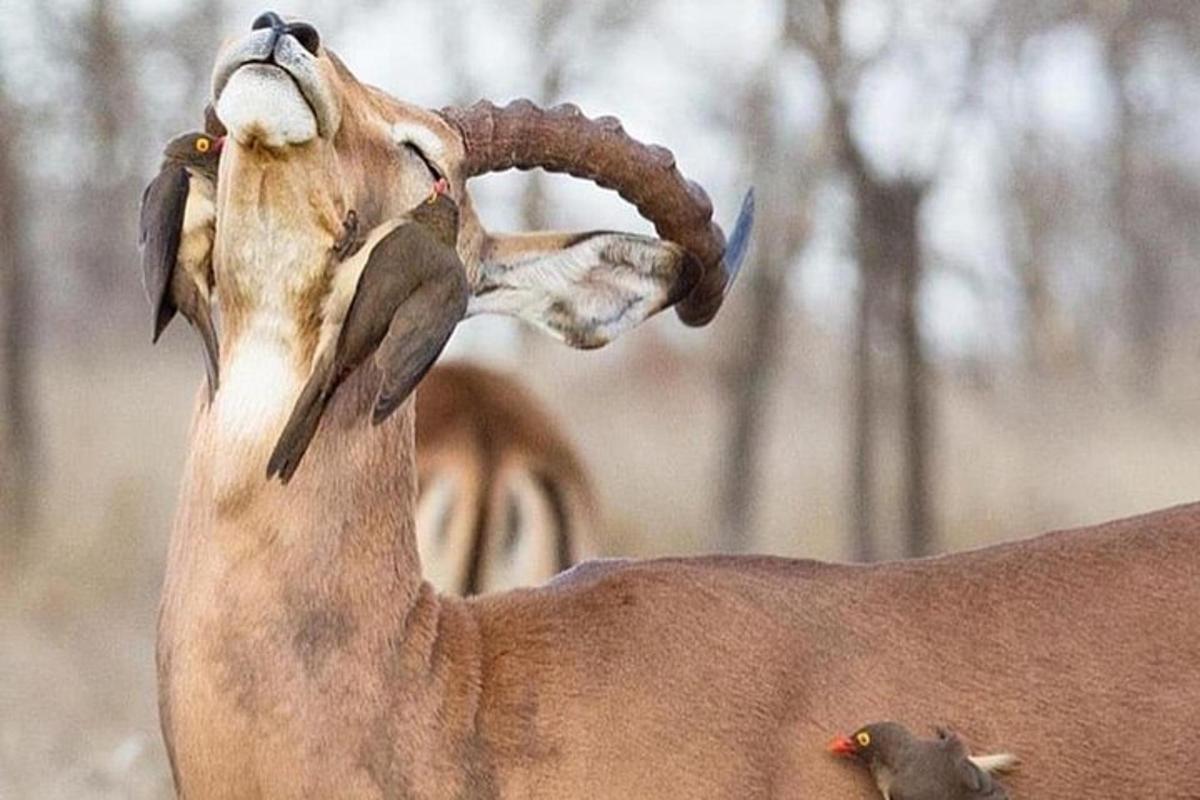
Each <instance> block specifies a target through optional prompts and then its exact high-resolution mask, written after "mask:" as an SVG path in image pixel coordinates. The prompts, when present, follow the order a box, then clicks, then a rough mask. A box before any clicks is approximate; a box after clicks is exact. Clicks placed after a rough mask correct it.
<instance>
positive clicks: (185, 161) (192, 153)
mask: <svg viewBox="0 0 1200 800" xmlns="http://www.w3.org/2000/svg"><path fill="white" fill-rule="evenodd" d="M222 144H224V139H223V138H221V137H219V136H210V135H208V134H207V133H198V132H192V133H183V134H180V135H179V136H176V137H175V138H174V139H172V140H171V141H169V142H167V146H166V147H165V148H163V166H164V167H165V166H167V165H168V164H178V165H180V166H184V167H191V168H192V169H195V170H197V171H199V172H201V173H203V174H204V175H205V176H206V177H209V178H212V179H213V180H216V177H217V165H218V164H219V163H220V159H221V145H222Z"/></svg>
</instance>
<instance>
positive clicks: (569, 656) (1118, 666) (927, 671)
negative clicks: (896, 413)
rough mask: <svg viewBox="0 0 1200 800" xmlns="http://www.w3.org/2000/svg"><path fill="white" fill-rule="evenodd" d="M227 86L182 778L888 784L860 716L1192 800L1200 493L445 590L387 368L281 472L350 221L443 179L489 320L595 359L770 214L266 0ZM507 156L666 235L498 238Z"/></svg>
mask: <svg viewBox="0 0 1200 800" xmlns="http://www.w3.org/2000/svg"><path fill="white" fill-rule="evenodd" d="M430 68H431V69H433V68H436V65H432V64H431V65H430ZM212 92H213V97H212V99H213V104H214V106H215V117H216V118H218V119H219V120H220V123H221V124H223V126H224V127H225V128H226V129H227V131H228V141H227V143H226V145H225V147H224V149H223V151H222V156H221V165H220V172H219V177H218V194H217V233H216V244H215V250H214V269H215V282H216V290H217V296H218V298H219V303H220V315H221V317H220V318H221V323H222V324H221V330H220V333H219V335H220V353H221V364H220V370H221V385H220V389H219V391H218V392H217V393H216V396H215V398H214V399H213V402H212V403H211V404H207V403H206V402H204V400H203V399H202V400H201V401H200V402H199V404H198V406H197V409H196V412H195V416H194V419H193V423H192V427H191V432H190V449H189V454H188V458H187V463H186V467H185V472H184V477H183V486H182V491H181V496H180V503H179V509H178V513H177V517H176V521H175V527H174V532H173V536H172V541H171V546H170V552H169V555H168V564H167V571H166V577H165V583H164V590H163V600H162V607H161V616H160V623H159V639H158V670H159V697H160V706H161V716H162V726H163V732H164V736H165V740H166V743H167V748H168V752H169V754H170V756H171V761H172V766H173V770H174V776H175V784H176V787H177V789H178V792H179V794H180V795H181V796H182V797H185V798H188V800H213V799H216V798H260V797H261V798H502V797H504V798H509V797H512V798H516V797H520V798H564V797H579V798H688V799H689V800H691V799H693V798H835V797H836V798H842V797H863V798H866V797H871V796H872V794H871V793H872V791H873V789H872V787H871V786H870V784H869V779H868V778H866V777H865V776H864V775H862V774H859V771H856V770H847V769H845V768H844V766H845V765H844V764H841V763H837V762H836V761H834V760H833V759H831V758H830V757H829V756H828V754H827V753H826V752H825V743H826V742H827V740H828V739H829V737H830V736H831V735H832V734H834V733H836V732H841V731H844V730H849V729H851V728H852V727H853V726H854V725H856V724H858V723H860V722H861V721H862V720H864V719H896V720H901V721H903V722H905V723H907V724H909V725H910V726H912V727H914V728H925V729H928V727H929V726H930V725H931V724H933V723H935V722H936V723H943V724H946V725H949V726H950V727H952V728H954V729H955V730H957V731H958V732H959V733H961V734H962V735H963V736H964V738H965V739H966V740H967V741H968V742H969V743H970V746H971V747H972V748H973V749H974V750H977V751H984V752H986V751H996V750H1006V751H1012V752H1015V753H1016V754H1017V755H1018V756H1019V757H1020V758H1021V759H1022V765H1023V766H1022V769H1021V771H1020V772H1019V773H1018V774H1017V775H1016V776H1014V777H1013V779H1012V781H1011V787H1012V789H1013V791H1014V794H1015V796H1017V797H1032V798H1038V799H1039V800H1053V799H1054V798H1062V799H1063V800H1065V799H1066V798H1080V797H1092V798H1095V797H1112V798H1118V797H1120V798H1127V797H1145V798H1184V797H1195V796H1196V795H1197V791H1198V790H1197V787H1198V786H1200V759H1197V758H1196V756H1195V749H1196V741H1195V738H1194V737H1193V736H1192V734H1193V733H1194V729H1193V721H1194V718H1195V716H1196V709H1197V708H1200V669H1198V665H1200V614H1198V613H1197V608H1198V607H1200V507H1197V506H1189V507H1184V508H1178V509H1174V510H1170V511H1165V512H1161V513H1157V514H1152V515H1150V516H1146V517H1141V518H1137V519H1133V520H1127V521H1124V522H1117V523H1112V524H1109V525H1104V526H1100V527H1096V528H1090V529H1083V530H1076V531H1071V532H1066V533H1057V534H1050V535H1047V536H1043V537H1040V538H1036V539H1033V540H1030V541H1025V542H1020V543H1017V544H1010V545H1004V546H1000V547H995V548H991V549H987V550H982V551H979V552H974V553H968V554H963V555H956V556H950V557H945V558H934V559H927V560H921V561H915V562H907V563H892V564H881V565H876V566H869V567H857V566H842V565H834V564H821V563H814V562H809V561H792V560H784V559H777V558H765V557H747V558H735V557H710V558H698V559H664V560H654V561H647V562H628V561H621V562H603V563H597V564H590V565H583V566H579V567H576V568H574V569H573V570H571V571H570V572H568V573H567V574H566V575H565V576H563V577H561V578H559V579H556V580H555V581H552V582H551V583H550V584H549V585H547V586H545V587H543V588H539V589H525V590H515V591H512V592H507V593H500V594H495V595H486V596H482V597H479V598H474V599H469V600H463V599H458V598H453V597H445V596H440V595H439V594H438V593H437V592H436V591H435V590H434V589H433V588H432V587H431V586H430V585H429V584H428V583H426V582H425V581H424V580H423V579H422V576H421V569H420V562H419V559H418V555H417V547H416V541H415V535H414V530H413V516H414V503H415V498H416V486H415V478H416V469H415V465H414V460H413V454H414V446H413V424H414V414H413V408H412V404H411V402H406V403H404V404H403V405H401V406H400V407H399V408H398V409H397V410H396V412H395V413H394V414H392V415H391V416H390V417H388V418H387V419H386V420H384V421H382V422H381V423H380V424H378V425H374V424H373V423H372V421H371V413H372V403H373V399H374V395H375V392H376V388H377V386H378V385H379V375H378V368H377V367H376V366H375V364H374V362H373V361H370V360H368V361H367V362H366V363H365V364H364V365H363V366H362V367H360V368H359V369H358V370H356V371H355V372H354V373H353V374H351V375H350V376H349V377H348V378H347V379H346V381H345V382H344V383H343V384H342V385H341V387H340V389H338V391H337V394H336V395H334V396H333V398H332V401H331V402H330V404H329V405H328V408H327V409H326V411H325V415H324V418H323V419H322V421H321V424H320V427H319V429H318V431H317V433H316V436H315V438H314V439H313V440H312V444H311V447H310V448H309V450H308V454H307V455H306V456H305V459H304V462H303V463H302V464H300V466H299V469H298V470H297V471H296V472H295V474H294V475H293V476H292V477H291V479H290V482H289V483H287V484H286V485H284V484H282V483H281V482H279V481H275V480H272V481H269V480H268V479H267V477H266V465H267V460H268V454H269V453H270V451H271V448H272V446H273V444H274V440H275V438H276V437H277V436H278V435H279V432H280V430H281V428H282V426H283V424H284V420H285V419H286V418H287V415H288V413H289V410H290V407H291V405H292V403H294V402H295V400H296V397H297V395H298V392H299V388H300V386H301V385H302V383H303V382H304V381H305V379H306V377H307V375H308V372H309V370H310V368H311V365H312V354H313V352H314V349H315V348H316V344H317V339H318V337H319V335H320V330H321V322H322V310H323V307H324V306H323V299H324V298H325V297H326V295H327V294H328V293H329V292H330V290H331V286H332V285H333V283H334V282H335V281H336V279H337V277H338V274H339V266H340V265H341V264H342V263H343V262H340V261H338V260H337V259H336V258H333V257H331V253H333V252H334V250H335V245H336V244H337V242H338V240H339V238H340V237H341V236H342V233H343V228H344V222H345V220H346V219H347V212H348V211H351V210H353V211H355V212H356V214H357V217H358V219H359V220H360V221H361V222H362V224H363V228H364V229H365V230H371V229H373V228H374V227H376V226H379V225H383V224H385V223H386V222H387V221H388V220H389V219H393V218H395V217H398V216H399V215H401V214H403V213H405V212H406V211H407V210H408V209H409V208H411V207H413V206H415V205H416V204H417V203H419V202H421V201H422V200H423V198H424V197H425V196H426V195H428V193H429V187H430V185H431V183H433V182H434V181H436V180H439V179H441V178H445V179H447V180H448V182H449V186H450V193H451V195H452V196H453V198H454V199H455V200H457V202H458V204H459V207H460V211H461V216H460V219H461V223H460V225H461V227H460V236H459V240H458V249H459V253H460V255H461V257H462V261H463V263H464V264H465V266H466V272H467V276H466V277H467V280H466V284H467V285H469V289H470V293H471V299H470V303H469V306H468V308H469V311H470V312H471V313H483V312H493V313H507V314H515V315H518V316H521V317H523V318H525V319H527V320H529V321H531V322H533V323H535V324H538V325H540V326H542V327H543V328H544V329H546V330H547V331H549V332H550V333H551V334H553V335H556V336H558V337H560V338H562V339H564V340H566V341H568V342H569V343H571V344H575V345H580V346H594V345H598V344H601V343H603V342H604V341H606V340H607V339H610V338H612V337H613V336H615V335H618V334H619V333H620V332H622V331H623V330H625V329H627V328H629V327H630V326H632V325H633V324H635V323H637V322H638V321H640V320H641V319H644V318H645V317H646V316H647V315H649V314H651V313H653V312H654V311H657V310H659V309H661V308H663V307H665V306H667V305H671V304H675V307H676V309H677V311H678V313H679V316H680V317H681V318H682V319H684V321H686V322H690V323H693V324H702V323H705V322H707V321H708V320H709V319H711V317H712V316H713V314H715V313H716V310H717V308H718V306H719V304H720V301H721V298H722V296H723V294H724V289H725V286H726V284H727V282H728V279H729V275H730V273H732V272H733V270H734V269H735V267H736V263H737V261H738V260H739V258H740V254H741V251H742V247H743V244H744V240H745V233H746V229H747V227H748V217H749V214H746V215H744V216H743V219H742V221H741V222H740V223H739V225H738V226H737V227H736V228H735V230H734V232H733V233H731V236H730V240H729V244H728V245H726V244H725V241H724V238H723V236H722V235H721V233H720V230H719V229H717V228H716V227H715V226H714V225H713V224H712V223H711V222H710V214H711V209H710V207H709V204H708V202H707V200H706V198H705V197H704V194H703V192H701V191H700V190H699V189H698V187H695V186H693V185H690V184H688V183H686V182H685V181H683V180H682V178H681V177H680V176H679V174H678V172H677V171H676V170H675V167H674V164H673V160H672V158H671V156H670V154H669V153H668V152H666V151H665V150H663V149H661V148H648V147H645V146H643V145H640V144H638V143H636V142H634V141H633V140H632V139H631V138H630V137H628V136H627V135H626V134H625V133H624V132H623V131H622V130H621V128H620V126H619V125H618V124H617V123H616V121H615V120H612V119H598V120H591V119H588V118H587V117H584V116H583V115H582V114H580V113H579V112H578V111H577V110H576V109H574V108H573V107H561V108H558V109H554V110H550V111H544V110H541V109H539V108H537V107H535V106H533V105H531V104H529V103H524V102H519V103H515V104H513V105H510V106H508V107H505V108H499V109H498V108H495V107H493V106H491V105H488V104H482V105H477V106H473V107H471V108H468V109H444V110H442V111H441V112H432V111H427V110H424V109H421V108H416V107H414V106H412V105H409V104H406V103H402V102H399V101H397V100H395V99H392V98H390V97H388V96H387V95H385V94H384V93H382V92H380V91H378V90H376V89H372V88H369V87H367V86H364V85H362V84H361V83H359V82H358V81H357V80H355V78H354V77H353V75H352V74H351V73H350V72H349V71H348V70H347V69H346V67H345V66H344V65H342V64H341V62H339V60H338V59H337V58H336V57H335V56H334V55H333V54H331V53H330V52H329V51H328V50H326V49H325V48H324V47H323V46H322V44H321V42H320V39H319V36H318V35H317V32H316V31H315V30H314V29H313V28H312V27H311V26H307V25H302V24H299V23H287V24H284V23H283V22H282V21H281V20H280V19H279V18H278V17H276V16H275V15H271V14H268V15H264V16H263V17H262V18H260V19H259V20H258V21H256V23H255V26H254V28H253V29H252V30H251V31H250V32H249V33H247V34H246V35H244V36H241V37H239V38H236V39H233V40H231V41H229V42H228V43H227V44H226V45H225V46H224V47H223V49H222V50H221V52H220V53H219V55H218V57H217V60H216V65H215V68H214V72H213V86H212ZM511 167H517V168H531V167H542V168H545V169H551V170H558V171H564V172H567V173H569V174H571V175H575V176H580V177H586V178H589V179H591V180H594V181H595V182H597V183H599V184H601V185H602V186H607V187H611V188H614V189H616V190H617V191H618V192H620V193H621V195H622V196H623V197H625V198H626V199H628V200H629V201H630V202H632V203H633V204H634V205H636V206H637V207H638V208H639V209H640V210H641V211H642V212H643V213H644V214H645V215H647V216H648V217H650V218H651V219H652V220H653V221H654V222H655V223H656V225H657V229H658V232H659V233H660V235H661V236H662V237H663V238H662V239H656V238H653V237H646V236H635V235H631V234H622V233H603V232H601V233H596V232H593V233H587V234H562V233H530V234H517V235H499V234H495V233H490V232H488V231H487V230H485V229H484V227H483V226H482V225H481V224H480V222H479V220H478V218H477V217H476V215H475V213H474V211H473V209H472V206H471V203H470V196H469V194H468V193H467V190H466V181H467V180H468V179H469V178H470V177H472V176H475V175H478V174H482V173H484V172H488V171H494V170H499V169H508V168H511ZM420 322H421V320H420V319H408V320H406V323H407V324H409V325H415V326H416V327H415V328H414V330H416V332H417V334H419V333H420V326H419V324H418V323H420ZM679 402H681V403H683V402H687V398H684V397H681V398H679ZM797 413H802V410H798V412H797ZM688 490H689V493H690V494H691V495H692V496H694V497H695V498H696V500H697V502H699V501H702V500H703V499H704V498H705V497H707V496H708V495H709V494H711V493H712V492H713V491H715V489H714V487H710V486H703V485H697V486H692V487H688ZM800 511H801V509H797V512H798V513H797V522H796V525H797V528H798V529H800V530H802V529H803V527H804V523H803V519H802V514H800V513H799V512H800ZM651 533H652V532H651Z"/></svg>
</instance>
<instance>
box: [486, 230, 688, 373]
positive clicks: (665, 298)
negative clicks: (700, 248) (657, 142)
mask: <svg viewBox="0 0 1200 800" xmlns="http://www.w3.org/2000/svg"><path fill="white" fill-rule="evenodd" d="M696 277H697V276H696V268H695V266H694V262H693V261H692V260H691V259H689V258H687V257H686V255H685V253H684V251H683V249H682V248H681V247H679V246H678V245H676V244H674V243H672V242H668V241H664V240H662V239H655V238H653V237H650V236H638V235H636V234H631V233H617V232H613V231H592V232H589V233H574V234H568V233H530V234H508V235H495V234H493V235H491V236H490V237H489V239H488V241H487V242H486V243H485V245H484V248H483V252H482V254H481V258H480V263H479V270H478V272H477V274H476V275H475V276H474V278H475V280H474V285H473V286H472V287H471V299H470V302H469V304H468V306H467V314H468V316H471V315H474V314H504V315H507V316H511V317H517V318H519V319H523V320H525V321H526V322H529V323H531V324H533V325H536V326H537V327H539V328H541V329H543V330H545V331H547V332H549V333H550V335H552V336H554V337H555V338H557V339H560V340H562V341H564V342H566V343H567V344H569V345H571V346H572V347H579V348H584V349H589V348H594V347H600V346H602V345H605V344H608V343H609V342H610V341H612V340H613V339H615V338H616V337H617V336H619V335H621V334H622V333H624V332H625V331H627V330H629V329H630V328H633V327H634V326H636V325H637V324H638V323H640V322H642V321H643V320H645V319H647V318H648V317H650V316H653V315H654V314H656V313H658V312H659V311H661V310H663V309H664V308H666V307H667V306H669V305H671V304H673V303H675V302H676V301H677V300H679V299H680V298H681V297H683V296H684V295H686V294H687V292H688V291H689V290H690V289H691V287H692V285H693V284H694V283H695V280H696Z"/></svg>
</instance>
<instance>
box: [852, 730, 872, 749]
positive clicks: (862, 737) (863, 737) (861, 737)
mask: <svg viewBox="0 0 1200 800" xmlns="http://www.w3.org/2000/svg"><path fill="white" fill-rule="evenodd" d="M854 740H855V741H856V742H858V746H859V747H866V746H868V745H869V744H871V734H869V733H867V732H866V731H859V732H858V733H856V734H854Z"/></svg>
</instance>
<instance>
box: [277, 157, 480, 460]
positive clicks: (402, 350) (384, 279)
mask: <svg viewBox="0 0 1200 800" xmlns="http://www.w3.org/2000/svg"><path fill="white" fill-rule="evenodd" d="M457 241H458V206H457V204H456V203H455V202H454V200H453V199H452V198H451V197H450V195H449V186H448V184H447V183H446V181H445V179H444V178H443V179H439V180H438V181H437V182H436V183H434V186H433V191H432V193H431V195H430V196H429V198H428V199H427V200H425V201H424V202H423V203H421V204H420V205H418V206H417V207H416V208H414V209H412V210H411V211H409V212H408V213H407V214H405V215H404V216H402V217H400V218H399V219H396V220H391V221H389V222H385V223H384V224H382V225H380V226H378V227H377V228H375V229H374V230H372V231H371V232H370V234H368V236H367V237H366V241H365V242H364V243H363V244H362V246H361V247H359V248H358V249H357V250H356V251H355V252H354V254H353V255H350V256H349V257H348V258H347V259H346V261H345V262H344V263H343V264H341V265H340V266H339V268H338V272H337V274H336V277H335V278H334V283H333V287H332V289H331V291H330V294H329V297H328V299H327V300H326V303H325V313H324V317H323V320H322V323H321V334H320V338H319V340H318V342H317V349H316V354H315V356H314V365H313V370H312V374H311V375H310V376H309V378H308V381H307V382H306V383H305V385H304V388H303V389H302V390H301V392H300V397H299V399H297V400H296V405H295V406H294V407H293V409H292V413H291V416H290V417H289V418H288V421H287V424H286V425H285V426H284V429H283V433H282V434H280V436H279V441H278V442H277V443H276V445H275V450H274V452H273V453H272V454H271V458H270V461H269V462H268V464H267V477H274V476H276V475H278V476H279V478H280V480H282V481H283V482H284V483H287V481H288V480H290V479H291V477H292V474H293V473H294V472H295V471H296V468H297V467H298V466H299V464H300V459H301V458H302V457H303V456H304V453H305V451H306V450H307V449H308V445H309V443H310V442H311V441H312V438H313V436H314V435H315V434H316V432H317V427H318V425H319V423H320V421H321V414H322V413H323V412H324V410H325V406H326V405H327V404H328V403H329V400H330V398H331V397H333V393H334V391H335V390H336V389H337V387H338V386H339V385H340V384H341V383H342V381H343V380H344V379H345V378H346V376H348V375H349V374H350V373H351V372H353V371H354V370H355V368H357V367H358V366H359V365H360V364H361V363H362V362H363V361H365V360H366V358H367V356H369V355H370V354H371V353H375V365H376V366H377V367H378V369H379V371H380V373H381V381H380V386H379V390H378V393H377V394H376V396H375V408H374V412H373V414H372V421H373V422H375V423H376V424H378V423H380V422H382V421H383V420H384V419H386V418H387V416H388V415H389V414H391V413H392V412H393V411H394V410H395V409H396V408H397V407H398V406H399V405H400V404H401V403H403V402H404V400H405V399H407V397H408V396H409V394H411V393H412V390H413V389H414V388H415V387H416V385H417V383H418V382H419V381H420V380H421V378H422V377H423V376H424V375H425V373H426V372H427V371H428V370H429V368H430V367H431V366H433V362H434V361H435V360H436V359H437V357H438V355H439V354H440V353H441V352H442V348H443V347H445V345H446V341H447V340H448V339H449V338H450V334H451V333H453V331H454V328H455V326H456V325H457V324H458V323H459V321H460V320H461V319H462V318H463V316H464V315H465V314H466V311H467V299H468V293H469V288H468V285H467V278H466V270H465V268H464V267H463V264H462V262H461V261H460V260H459V258H458V253H457V251H456V249H455V246H456V243H457Z"/></svg>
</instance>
